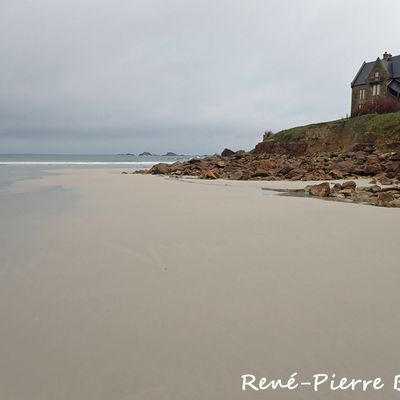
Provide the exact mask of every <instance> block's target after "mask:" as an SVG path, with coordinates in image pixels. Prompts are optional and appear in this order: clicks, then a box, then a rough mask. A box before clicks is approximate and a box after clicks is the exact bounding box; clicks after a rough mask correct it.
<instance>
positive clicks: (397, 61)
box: [353, 55, 400, 86]
mask: <svg viewBox="0 0 400 400" xmlns="http://www.w3.org/2000/svg"><path fill="white" fill-rule="evenodd" d="M381 62H382V64H383V66H384V67H385V68H386V70H387V71H388V72H389V78H392V79H394V78H400V55H398V56H394V57H391V58H390V59H389V60H387V61H386V60H381ZM375 63H376V61H371V62H367V63H364V64H363V66H362V67H361V70H360V71H359V73H358V74H357V75H356V77H355V80H354V82H353V86H358V85H365V84H366V79H367V76H368V75H369V73H370V72H371V69H372V68H373V66H374V65H375Z"/></svg>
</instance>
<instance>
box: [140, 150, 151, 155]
mask: <svg viewBox="0 0 400 400" xmlns="http://www.w3.org/2000/svg"><path fill="white" fill-rule="evenodd" d="M152 155H153V154H151V153H149V152H148V151H144V152H143V153H140V154H139V156H152Z"/></svg>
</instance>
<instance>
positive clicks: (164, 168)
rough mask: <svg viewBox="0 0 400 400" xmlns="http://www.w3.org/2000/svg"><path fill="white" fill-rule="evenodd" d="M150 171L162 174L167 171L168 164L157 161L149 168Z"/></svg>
mask: <svg viewBox="0 0 400 400" xmlns="http://www.w3.org/2000/svg"><path fill="white" fill-rule="evenodd" d="M150 173H151V174H154V175H159V174H161V175H164V174H168V173H169V165H168V164H164V163H159V164H156V165H153V166H152V167H151V169H150Z"/></svg>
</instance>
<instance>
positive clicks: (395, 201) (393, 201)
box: [388, 199, 400, 207]
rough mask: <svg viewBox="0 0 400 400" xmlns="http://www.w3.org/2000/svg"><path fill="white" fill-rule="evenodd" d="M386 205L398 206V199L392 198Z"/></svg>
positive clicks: (399, 204)
mask: <svg viewBox="0 0 400 400" xmlns="http://www.w3.org/2000/svg"><path fill="white" fill-rule="evenodd" d="M388 206H389V207H400V199H394V200H392V201H389V203H388Z"/></svg>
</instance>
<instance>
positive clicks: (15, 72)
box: [0, 0, 400, 153]
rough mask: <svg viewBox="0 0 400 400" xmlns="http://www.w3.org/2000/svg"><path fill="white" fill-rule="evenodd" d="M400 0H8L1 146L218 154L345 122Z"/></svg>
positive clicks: (389, 36)
mask: <svg viewBox="0 0 400 400" xmlns="http://www.w3.org/2000/svg"><path fill="white" fill-rule="evenodd" d="M398 15H400V1H399V0H380V1H379V2H377V1H370V0H291V1H288V0H229V1H228V0H0V153H7V152H8V153H9V152H13V153H14V152H21V153H26V152H34V153H48V152H51V153H70V152H73V153H75V152H76V153H120V152H141V151H144V150H149V151H153V152H165V151H176V152H184V153H214V152H218V151H220V150H221V149H223V148H224V147H230V148H234V149H239V148H244V149H250V148H252V147H253V146H254V144H255V143H256V142H257V141H259V140H260V138H261V136H262V133H263V132H264V131H265V130H273V131H277V130H280V129H283V128H288V127H291V126H294V125H299V124H306V123H311V122H317V121H322V120H331V119H336V118H340V117H343V116H345V115H346V113H348V112H349V107H350V86H349V84H350V81H351V80H352V78H353V76H354V75H355V73H356V72H357V70H358V68H359V67H360V64H361V63H362V61H364V60H373V59H375V58H376V57H378V56H381V55H382V53H383V52H384V51H385V50H387V51H389V52H392V54H400V44H399V41H398V36H399V35H398V26H397V25H396V22H397V16H398Z"/></svg>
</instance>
